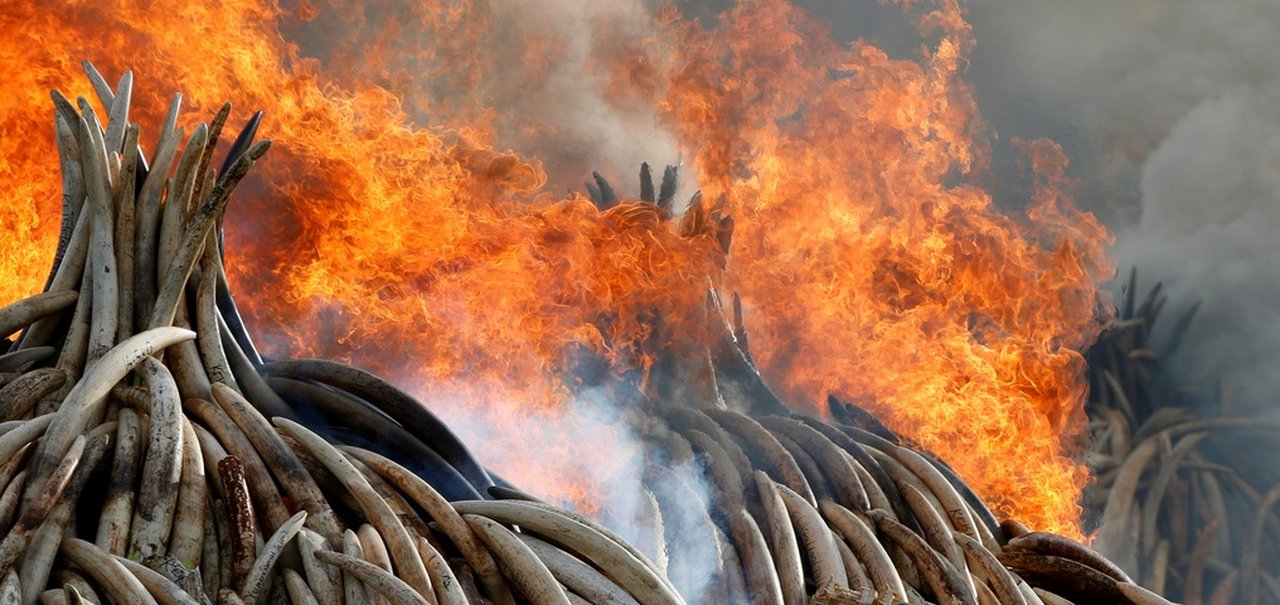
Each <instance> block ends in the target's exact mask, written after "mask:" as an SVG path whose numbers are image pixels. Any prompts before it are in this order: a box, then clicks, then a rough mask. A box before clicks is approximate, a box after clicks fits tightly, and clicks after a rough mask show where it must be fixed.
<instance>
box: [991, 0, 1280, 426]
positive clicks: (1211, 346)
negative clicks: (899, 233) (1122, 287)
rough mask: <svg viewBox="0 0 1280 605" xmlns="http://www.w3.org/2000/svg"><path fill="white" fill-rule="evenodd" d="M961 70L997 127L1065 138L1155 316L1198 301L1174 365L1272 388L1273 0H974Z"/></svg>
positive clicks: (1278, 324) (1183, 371) (1257, 391)
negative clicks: (1164, 298)
mask: <svg viewBox="0 0 1280 605" xmlns="http://www.w3.org/2000/svg"><path fill="white" fill-rule="evenodd" d="M970 19H971V20H972V22H973V24H974V30H975V37H976V38H977V39H978V45H979V46H978V50H977V51H976V52H975V54H974V60H973V65H972V67H971V71H970V79H971V81H973V82H974V85H975V88H976V92H977V96H978V100H979V104H980V106H981V107H982V110H983V112H984V115H985V117H986V118H987V120H988V121H989V122H991V124H992V125H993V127H995V129H996V130H997V131H999V132H1001V133H1002V134H1003V135H1004V136H1005V137H1008V136H1019V135H1021V136H1035V135H1048V136H1052V137H1054V138H1055V139H1056V140H1058V141H1059V142H1061V143H1062V144H1063V145H1064V146H1065V148H1066V150H1067V153H1068V154H1069V155H1070V156H1071V159H1072V162H1073V169H1072V172H1073V175H1074V176H1075V177H1076V178H1077V179H1079V180H1080V182H1081V186H1082V189H1081V192H1080V195H1079V201H1080V203H1081V205H1082V206H1084V207H1086V208H1090V209H1093V210H1095V211H1096V212H1098V213H1099V215H1100V216H1101V217H1102V218H1104V219H1105V220H1106V222H1107V223H1108V224H1109V225H1110V226H1111V227H1112V229H1113V230H1114V231H1115V232H1116V247H1115V250H1114V256H1115V260H1116V265H1117V267H1118V268H1119V269H1120V270H1121V273H1122V274H1127V272H1128V268H1129V267H1130V266H1136V267H1137V268H1138V271H1139V278H1140V282H1142V285H1140V292H1139V293H1140V294H1143V293H1145V290H1146V288H1148V287H1150V286H1151V285H1152V284H1153V283H1154V282H1156V281H1162V282H1164V284H1165V287H1166V290H1167V291H1168V293H1169V296H1170V302H1169V306H1168V307H1167V308H1166V310H1165V314H1164V316H1163V318H1162V319H1163V321H1164V326H1163V327H1164V328H1166V329H1167V328H1168V327H1169V326H1170V324H1172V323H1173V319H1174V316H1175V315H1177V314H1178V313H1179V312H1180V311H1182V310H1183V309H1185V308H1187V307H1188V306H1189V305H1191V304H1192V303H1193V302H1194V301H1196V300H1199V301H1202V308H1201V309H1200V312H1199V314H1198V315H1197V319H1196V321H1195V322H1194V323H1193V324H1192V327H1191V330H1190V331H1189V332H1188V335H1187V339H1186V340H1185V341H1184V343H1183V345H1182V346H1181V347H1180V351H1181V355H1175V357H1174V367H1175V369H1176V372H1174V373H1173V375H1175V376H1178V378H1179V380H1181V381H1184V382H1185V383H1186V384H1187V385H1193V386H1195V387H1196V388H1198V389H1200V390H1203V391H1216V382H1217V380H1219V379H1222V380H1226V381H1227V382H1228V385H1229V387H1230V388H1231V389H1232V390H1233V391H1234V392H1235V397H1236V400H1237V401H1238V402H1239V403H1240V404H1241V405H1244V406H1248V407H1253V408H1257V409H1267V410H1270V409H1274V407H1275V405H1274V403H1273V401H1274V399H1275V396H1276V394H1277V393H1280V373H1278V372H1276V371H1275V366H1276V365H1277V364H1278V363H1280V296H1278V295H1280V47H1277V45H1276V40H1277V39H1280V38H1278V36H1280V3H1277V2H1274V1H1270V0H1232V1H1229V2H1192V1H1184V2H1168V1H1163V0H1133V1H1129V2H1123V3H1114V2H1104V1H1101V0H1083V1H1075V2H1055V1H1052V0H1029V1H1023V2H1016V3H1011V2H997V1H994V0H977V1H975V2H974V3H973V4H972V5H971V13H970Z"/></svg>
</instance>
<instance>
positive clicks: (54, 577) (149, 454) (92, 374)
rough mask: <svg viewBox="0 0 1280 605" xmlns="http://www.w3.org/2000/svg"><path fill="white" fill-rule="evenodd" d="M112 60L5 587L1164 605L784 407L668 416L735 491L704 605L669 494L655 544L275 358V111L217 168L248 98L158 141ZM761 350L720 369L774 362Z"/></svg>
mask: <svg viewBox="0 0 1280 605" xmlns="http://www.w3.org/2000/svg"><path fill="white" fill-rule="evenodd" d="M89 72H90V77H91V79H92V81H93V83H94V87H95V89H96V90H97V93H98V96H99V99H100V101H101V102H102V104H103V106H104V107H106V108H108V119H107V121H106V122H105V124H104V123H102V122H100V121H99V119H98V117H97V116H96V115H95V112H94V110H93V108H92V107H91V106H90V104H89V103H88V102H87V101H85V100H83V99H81V100H80V102H79V103H78V109H77V107H76V106H73V105H72V104H70V103H69V102H67V101H66V100H65V99H64V98H62V97H61V96H60V95H58V94H57V93H54V101H55V105H56V112H55V119H56V132H57V139H58V144H59V150H60V154H61V163H62V174H63V182H64V229H63V238H62V240H61V241H60V242H59V247H58V251H57V255H56V257H55V263H54V268H53V272H52V275H51V277H50V280H49V282H48V286H47V288H46V291H45V292H44V293H43V294H40V295H37V296H34V297H32V298H30V299H27V300H24V301H20V302H18V303H14V304H13V305H10V306H9V307H6V308H4V309H0V331H3V332H4V333H5V334H14V333H20V336H19V338H18V340H17V341H16V342H14V343H13V347H11V351H10V352H9V353H7V354H4V355H2V356H0V383H2V385H3V386H2V387H0V422H2V423H0V529H3V530H4V537H3V539H2V540H0V602H3V603H19V602H20V603H28V604H30V603H36V602H41V603H64V602H66V603H78V602H108V601H109V602H118V603H205V602H215V601H216V602H220V603H242V602H244V603H253V602H256V603H263V602H266V601H268V600H280V601H289V602H294V603H339V602H346V603H367V602H388V603H450V604H452V603H484V602H492V603H499V604H501V603H515V602H530V603H559V604H563V603H584V602H586V603H642V604H645V605H658V604H667V603H683V602H685V599H686V598H689V599H695V598H697V599H699V600H700V601H702V602H708V603H720V602H744V603H745V602H753V603H786V604H788V605H792V604H800V603H806V602H811V603H903V602H925V601H926V600H928V601H931V602H938V603H969V604H977V603H997V602H999V603H1051V604H1052V603H1060V602H1067V601H1066V599H1072V600H1074V601H1076V602H1082V603H1084V602H1089V603H1093V602H1135V603H1160V602H1164V601H1163V600H1162V599H1160V598H1159V597H1157V596H1155V595H1154V594H1152V593H1149V592H1147V591H1145V590H1143V589H1141V588H1139V587H1137V586H1136V585H1134V584H1132V583H1131V582H1130V581H1129V580H1128V578H1127V577H1126V576H1125V575H1124V573H1123V572H1121V571H1119V570H1118V569H1117V568H1115V566H1113V565H1111V564H1110V563H1109V562H1107V561H1106V560H1105V559H1104V558H1102V557H1100V556H1098V555H1097V554H1096V553H1094V552H1092V551H1090V550H1089V549H1088V548H1086V547H1084V546H1082V545H1080V544H1077V543H1074V542H1072V541H1069V540H1066V539H1063V538H1060V537H1057V536H1052V535H1048V534H1041V533H1032V532H1026V531H1025V530H1024V529H1022V528H1020V527H1019V526H1018V525H1017V524H1016V523H1005V524H1003V525H1000V524H997V523H996V521H995V519H994V517H993V516H992V515H991V513H990V512H988V511H987V509H986V507H985V506H984V505H983V504H982V502H981V501H980V500H979V499H978V498H977V497H975V496H974V495H973V493H972V492H971V491H970V490H969V489H968V488H967V487H966V486H965V485H964V484H963V482H961V481H960V480H959V479H958V478H956V477H955V476H954V475H953V474H950V473H949V471H947V469H946V467H945V466H943V465H941V464H939V463H937V462H936V461H933V460H930V459H929V458H927V457H926V456H924V455H921V454H918V453H916V452H914V451H912V450H911V449H909V448H906V447H903V446H902V445H899V444H898V443H895V442H894V438H893V436H892V435H889V434H884V433H882V434H880V435H877V434H876V433H875V432H873V431H869V430H864V429H865V428H871V429H875V425H874V424H866V423H864V425H863V428H859V427H855V426H845V425H841V424H831V425H829V424H825V423H822V422H818V421H816V420H814V419H812V418H800V417H790V416H788V415H786V414H785V413H784V412H785V411H784V410H783V409H781V408H780V407H777V408H771V409H767V410H765V409H761V408H759V407H758V406H752V407H754V409H755V412H756V413H755V415H756V416H758V417H757V418H753V417H752V416H750V415H747V414H742V413H738V412H732V411H727V410H723V409H714V408H709V409H705V410H703V411H697V410H694V409H683V410H668V411H667V412H665V413H664V415H663V417H662V419H661V420H663V424H664V425H665V427H666V428H668V429H669V430H665V431H656V430H655V432H654V435H653V436H652V438H653V439H655V440H661V441H662V443H663V449H664V450H665V454H664V456H665V457H666V458H667V459H669V460H678V459H692V458H695V457H696V458H697V459H699V460H701V461H703V462H704V463H705V465H706V468H707V469H708V476H709V477H710V478H711V481H712V483H713V485H714V499H713V500H711V501H707V502H705V503H702V504H701V506H702V509H701V510H702V511H703V513H704V514H703V519H702V520H703V521H704V523H702V525H701V528H702V530H703V531H704V532H705V537H706V538H707V540H708V541H709V542H708V544H712V545H714V547H715V550H716V553H717V556H718V558H719V561H720V563H719V564H718V565H717V566H716V569H715V571H714V573H713V575H714V577H713V578H712V579H711V581H710V584H711V586H712V587H713V589H712V590H710V591H709V592H708V593H707V594H703V595H681V594H679V592H678V591H677V589H676V584H675V583H674V582H673V581H672V580H671V577H672V576H674V575H676V574H679V573H681V572H682V569H681V565H682V562H681V559H680V556H679V552H677V551H676V550H673V549H672V548H669V547H668V546H669V544H668V545H664V542H668V541H665V540H664V539H663V537H662V533H663V532H662V530H661V528H660V527H658V526H657V524H658V522H659V520H660V519H662V518H664V516H665V515H668V514H669V511H667V510H665V509H664V504H663V503H662V502H660V501H658V500H657V499H654V500H652V503H653V507H652V510H651V511H650V512H651V515H650V518H651V519H652V521H653V523H654V524H655V526H654V528H653V529H654V531H652V532H651V534H652V535H651V536H650V537H651V538H652V539H651V540H649V543H648V544H638V545H635V546H633V545H632V544H629V543H628V542H627V541H625V540H623V539H622V538H620V537H619V536H617V535H616V534H614V533H613V532H612V531H610V530H609V529H606V528H605V527H603V526H602V525H600V524H598V523H596V522H594V521H592V520H589V519H586V518H584V517H582V516H580V515H577V514H575V513H572V512H570V511H566V510H563V509H561V508H557V507H554V506H550V505H547V504H544V503H541V502H538V501H535V500H533V499H531V498H529V497H527V496H524V495H523V494H522V493H521V492H519V491H518V490H514V489H512V488H510V487H509V486H497V485H495V484H494V481H493V479H492V478H491V477H490V476H489V474H488V473H487V472H486V471H485V469H484V468H483V467H481V466H480V465H479V464H477V463H476V461H475V460H474V459H473V458H472V457H471V455H470V454H469V452H468V451H467V448H466V447H465V446H464V445H463V444H462V443H461V442H459V441H458V440H457V439H456V438H455V437H454V436H453V435H452V433H451V432H450V431H449V429H448V428H447V427H446V426H444V425H443V424H442V423H441V422H440V421H439V420H438V419H436V418H435V417H434V416H433V415H432V414H431V413H430V412H429V411H428V410H427V409H426V407H424V406H422V405H421V404H420V403H418V402H417V401H414V400H413V399H412V398H411V397H410V396H408V395H407V394H405V393H403V392H402V391H400V390H399V389H397V388H396V387H394V386H392V385H390V384H388V383H386V382H384V381H382V380H381V379H379V378H377V377H375V376H373V375H371V374H369V373H367V372H363V371H361V370H358V369H355V368H350V367H347V366H344V365H341V364H336V363H331V362H322V361H292V362H279V363H263V361H262V360H261V359H260V358H258V356H257V354H256V352H255V351H254V349H253V346H252V342H251V341H250V340H249V338H248V335H247V334H246V333H245V331H244V329H243V326H242V324H241V323H240V321H239V318H238V313H237V312H236V309H235V305H234V301H233V300H232V299H231V297H230V294H229V292H228V291H227V287H226V278H225V274H224V271H223V267H222V256H221V253H220V252H221V251H220V238H219V232H218V229H217V225H218V223H219V221H220V219H221V215H222V213H223V212H224V210H225V208H226V205H227V203H228V200H229V198H230V195H231V192H232V191H233V190H234V188H235V186H236V185H237V183H238V182H239V181H240V180H241V179H242V178H243V177H244V176H245V174H246V173H247V172H248V171H249V169H250V168H252V166H253V164H254V163H255V162H256V161H258V160H259V159H260V158H261V157H262V156H263V154H264V153H265V152H266V150H267V147H268V143H267V142H259V143H251V141H252V139H253V136H254V131H255V127H256V118H255V120H253V121H251V122H250V125H249V126H248V127H247V128H246V129H245V130H244V131H243V132H242V133H241V135H240V137H239V138H238V139H237V141H236V143H235V144H233V145H232V147H231V151H230V153H229V154H228V158H227V160H226V162H225V163H224V164H223V167H222V170H221V171H214V170H213V169H212V168H211V167H210V163H211V157H212V154H213V149H214V146H215V143H216V141H217V140H218V138H219V136H220V134H221V131H222V125H223V123H224V122H225V121H226V119H227V115H228V111H229V110H228V108H224V109H223V111H221V112H220V113H219V114H218V115H217V116H216V117H215V118H214V120H212V121H211V122H210V123H209V124H208V125H201V126H200V127H198V128H197V129H196V130H195V132H194V133H193V134H192V135H191V136H190V137H185V136H184V133H183V132H182V131H181V130H179V129H177V128H176V123H177V108H178V101H177V99H175V102H174V104H173V106H172V107H171V109H170V111H169V114H168V116H167V119H166V121H165V123H164V126H163V129H164V130H163V132H162V134H161V137H160V142H159V144H158V148H157V149H156V150H155V152H154V154H153V155H151V156H150V157H145V156H144V155H143V153H142V152H141V150H140V148H139V146H138V127H137V125H135V124H130V123H129V122H128V111H129V101H130V87H131V76H129V75H127V74H126V76H125V77H124V78H123V79H122V81H121V82H120V85H119V86H118V87H117V89H116V90H114V91H113V90H111V89H110V88H109V87H108V86H107V85H106V83H105V82H104V81H103V79H102V78H101V76H99V75H98V74H97V72H96V71H94V70H92V69H91V68H90V69H89ZM184 139H185V141H186V142H185V145H184V144H183V140H184ZM148 160H149V161H148ZM170 173H172V176H171V177H170ZM663 189H664V191H665V190H666V189H667V187H664V188H663ZM649 190H650V191H649V197H652V186H650V187H649ZM734 350H735V351H737V352H738V353H742V352H741V351H738V350H737V349H734ZM740 361H741V362H742V363H741V364H740V365H739V366H738V367H737V369H736V370H734V369H733V368H722V369H723V370H724V371H737V372H739V376H746V377H748V378H749V377H750V376H751V371H750V364H749V358H747V357H745V355H740ZM743 372H745V373H743ZM757 378H758V377H757ZM724 384H725V385H726V386H727V385H728V384H729V381H726V382H725V383H724ZM758 392H759V391H758ZM765 412H771V413H773V414H774V415H766V414H765ZM779 414H781V415H779ZM304 420H305V422H302V421H304ZM343 427H346V428H343ZM360 445H363V446H365V447H364V448H362V447H359V446H360ZM374 450H377V451H374ZM652 475H653V477H655V478H656V479H655V480H654V482H652V483H651V485H650V487H651V488H652V489H653V490H658V489H659V488H660V487H662V486H661V485H659V484H658V482H660V479H661V477H662V472H661V469H658V468H655V469H654V472H653V473H652ZM667 487H671V486H667ZM671 488H672V489H676V490H678V489H679V485H675V486H674V487H671ZM95 493H102V494H103V496H102V497H86V496H88V495H90V494H95ZM646 552H648V553H649V554H645V553H646Z"/></svg>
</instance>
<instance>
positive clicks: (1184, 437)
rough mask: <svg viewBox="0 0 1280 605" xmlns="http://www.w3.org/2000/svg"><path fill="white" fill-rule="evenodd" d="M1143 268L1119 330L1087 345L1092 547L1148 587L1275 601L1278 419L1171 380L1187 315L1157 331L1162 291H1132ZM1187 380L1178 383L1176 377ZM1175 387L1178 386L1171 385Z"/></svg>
mask: <svg viewBox="0 0 1280 605" xmlns="http://www.w3.org/2000/svg"><path fill="white" fill-rule="evenodd" d="M1137 285H1138V283H1137V272H1136V271H1134V272H1132V273H1131V274H1130V277H1129V282H1128V287H1127V288H1126V293H1127V296H1126V297H1125V299H1124V301H1123V302H1122V304H1121V308H1120V312H1119V317H1118V318H1117V320H1116V322H1115V324H1114V327H1113V328H1112V329H1111V330H1109V331H1108V332H1107V333H1106V334H1104V335H1103V337H1102V338H1101V339H1100V340H1099V342H1098V344H1097V345H1095V346H1094V348H1093V350H1092V351H1090V358H1089V366H1090V376H1091V379H1092V381H1093V384H1092V385H1091V387H1092V388H1091V401H1090V402H1089V406H1088V407H1087V410H1088V412H1089V416H1090V427H1091V429H1092V432H1093V437H1094V439H1093V451H1092V452H1091V453H1090V460H1089V465H1090V466H1091V467H1092V468H1093V469H1094V471H1095V472H1096V474H1097V480H1096V481H1094V482H1092V483H1091V484H1090V485H1089V486H1088V487H1087V488H1086V491H1085V496H1086V498H1085V508H1086V511H1088V512H1089V513H1091V516H1093V517H1094V518H1096V519H1097V520H1098V522H1099V530H1098V534H1097V539H1096V541H1095V546H1096V547H1097V548H1098V549H1099V550H1102V551H1103V552H1106V553H1107V554H1108V555H1110V556H1111V557H1112V559H1113V560H1114V561H1115V562H1116V563H1118V564H1120V565H1122V566H1124V568H1125V569H1128V570H1131V571H1132V573H1133V574H1134V577H1135V578H1137V579H1139V580H1140V581H1141V582H1142V583H1143V584H1144V585H1145V586H1149V587H1151V588H1152V589H1154V590H1157V591H1159V592H1161V593H1162V594H1166V595H1169V596H1171V597H1173V598H1176V599H1178V600H1179V601H1181V602H1185V603H1188V604H1195V605H1199V604H1201V603H1210V604H1217V603H1249V604H1251V605H1258V604H1266V603H1273V604H1274V603H1280V515H1277V512H1276V503H1277V502H1280V469H1277V468H1276V466H1275V465H1274V464H1272V462H1271V461H1273V460H1275V459H1276V456H1277V455H1280V451H1277V450H1276V444H1277V435H1278V434H1280V422H1276V420H1275V419H1274V418H1268V417H1266V416H1265V415H1263V414H1259V413H1257V412H1251V411H1249V410H1247V409H1239V406H1236V407H1237V409H1232V408H1233V406H1232V405H1231V403H1230V397H1229V395H1228V394H1226V393H1220V394H1218V395H1217V397H1216V398H1213V399H1207V398H1191V397H1185V396H1181V397H1180V393H1178V392H1177V391H1172V389H1169V388H1168V387H1165V386H1164V383H1165V382H1176V380H1177V379H1176V378H1172V379H1171V378H1170V377H1169V376H1162V375H1161V372H1162V368H1161V365H1162V361H1163V360H1164V359H1166V358H1168V357H1169V355H1170V354H1171V353H1173V352H1174V351H1175V350H1176V349H1177V347H1178V343H1179V341H1180V340H1181V334H1182V333H1183V332H1184V331H1185V330H1186V329H1187V327H1188V325H1189V323H1190V322H1191V321H1192V316H1193V314H1194V310H1195V307H1194V306H1192V307H1191V308H1190V310H1189V311H1188V312H1185V313H1184V314H1183V315H1182V316H1181V317H1178V318H1177V319H1176V320H1175V321H1174V322H1173V324H1172V326H1171V329H1170V330H1169V331H1168V332H1169V334H1170V336H1169V338H1168V339H1167V340H1163V339H1162V341H1161V342H1155V340H1156V339H1154V338H1153V337H1152V333H1153V330H1154V328H1155V327H1156V320H1157V319H1158V318H1159V316H1160V310H1161V308H1163V307H1165V306H1166V305H1165V303H1166V298H1165V297H1164V296H1163V295H1161V293H1160V291H1161V289H1160V287H1159V285H1157V286H1156V287H1154V288H1152V289H1151V291H1150V294H1149V295H1148V296H1147V297H1146V298H1145V299H1139V298H1138V297H1137ZM1176 386H1178V387H1181V386H1182V385H1176ZM1170 391H1172V392H1170Z"/></svg>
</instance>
